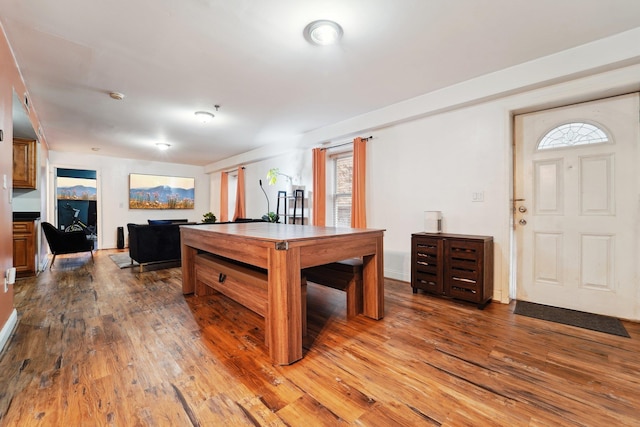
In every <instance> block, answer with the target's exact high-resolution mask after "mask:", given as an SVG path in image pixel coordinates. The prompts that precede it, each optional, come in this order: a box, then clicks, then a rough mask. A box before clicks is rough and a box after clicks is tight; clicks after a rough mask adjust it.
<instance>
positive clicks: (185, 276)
mask: <svg viewBox="0 0 640 427" xmlns="http://www.w3.org/2000/svg"><path fill="white" fill-rule="evenodd" d="M180 251H181V252H182V293H183V294H185V295H186V294H192V293H193V292H194V291H195V289H196V266H195V262H196V254H197V252H198V251H197V250H196V249H195V248H192V247H191V246H187V245H185V244H184V243H183V244H182V246H181V249H180Z"/></svg>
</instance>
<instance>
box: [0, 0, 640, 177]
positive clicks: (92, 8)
mask: <svg viewBox="0 0 640 427" xmlns="http://www.w3.org/2000/svg"><path fill="white" fill-rule="evenodd" d="M0 10H1V11H2V12H1V14H0V22H1V23H2V26H3V27H4V30H5V32H6V34H7V37H8V39H9V42H10V44H11V46H12V48H13V50H14V53H15V55H16V57H17V61H18V64H19V66H20V69H21V72H22V74H23V76H24V79H25V81H26V84H27V87H28V89H29V94H30V102H31V104H32V105H33V106H35V108H36V110H37V111H38V114H39V117H40V120H41V123H42V127H43V130H44V133H45V135H46V138H47V141H48V143H49V145H50V148H51V149H53V150H57V151H76V152H86V153H92V151H91V149H92V148H99V152H98V154H103V155H109V156H117V157H127V158H134V159H141V160H161V161H168V162H175V163H185V164H192V165H207V164H210V163H213V162H216V161H219V160H222V159H225V158H228V157H230V156H233V155H237V154H240V153H244V152H247V151H249V150H252V149H256V148H259V147H263V146H266V145H269V144H280V143H282V144H295V142H296V141H298V140H300V139H301V137H302V136H303V135H304V134H305V133H306V132H309V131H313V130H316V129H318V128H322V127H325V126H329V125H332V124H334V123H337V122H340V121H343V120H347V119H349V118H352V117H354V116H357V115H360V114H364V113H367V112H370V111H373V110H376V109H379V108H382V107H385V106H388V105H391V104H394V103H397V102H400V101H403V100H406V99H410V98H413V97H416V96H419V95H422V94H425V93H428V92H431V91H434V90H436V89H439V88H442V87H446V86H449V85H452V84H455V83H458V82H461V81H464V80H468V79H471V78H474V77H477V76H480V75H483V74H487V73H490V72H494V71H497V70H500V69H503V68H506V67H510V66H513V65H516V64H520V63H523V62H526V61H529V60H532V59H535V58H539V57H542V56H546V55H549V54H552V53H555V52H559V51H562V50H566V49H569V48H572V47H575V46H578V45H581V44H585V43H588V42H590V41H593V40H596V39H600V38H603V37H606V36H610V35H613V34H617V33H620V32H623V31H626V30H629V29H633V28H636V27H640V1H638V0H535V1H532V0H483V1H478V0H446V1H445V0H305V1H302V0H232V1H230V0H181V1H175V0H173V1H172V0H108V1H107V0H93V1H86V0H56V1H51V0H30V1H25V0H0ZM316 19H332V20H335V21H337V22H338V23H340V24H341V25H342V27H343V28H344V37H343V40H342V42H341V44H340V45H338V46H332V47H317V46H312V45H310V44H309V43H308V42H307V41H306V40H305V39H304V37H303V35H302V30H303V29H304V27H305V26H306V25H307V24H308V23H309V22H311V21H313V20H316ZM111 91H117V92H122V93H124V94H125V95H126V98H125V99H124V100H123V101H115V100H113V99H111V98H110V97H109V96H108V93H109V92H111ZM216 104H218V105H220V106H221V107H220V110H219V111H218V112H215V109H214V105H216ZM197 110H208V111H211V112H213V113H214V114H215V115H216V117H215V119H214V120H213V121H212V122H211V123H209V124H207V125H202V124H200V123H198V122H196V120H195V118H194V117H195V116H194V112H195V111H197ZM159 141H165V142H168V143H169V144H171V146H172V147H171V148H170V150H168V151H166V152H163V153H160V152H157V151H156V150H155V143H156V142H159ZM318 142H321V141H318Z"/></svg>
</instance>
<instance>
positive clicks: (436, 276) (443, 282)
mask: <svg viewBox="0 0 640 427" xmlns="http://www.w3.org/2000/svg"><path fill="white" fill-rule="evenodd" d="M411 287H412V288H413V292H414V293H416V292H418V289H422V290H424V291H426V292H428V293H431V294H435V295H442V296H448V297H451V298H457V299H461V300H465V301H470V302H474V303H476V304H477V305H478V308H484V307H485V306H486V304H488V303H489V302H490V301H491V298H492V297H493V237H490V236H470V235H462V234H443V233H415V234H412V235H411Z"/></svg>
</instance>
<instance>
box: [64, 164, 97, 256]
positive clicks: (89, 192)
mask: <svg viewBox="0 0 640 427" xmlns="http://www.w3.org/2000/svg"><path fill="white" fill-rule="evenodd" d="M55 178H56V182H55V194H56V205H55V209H56V213H57V214H56V220H57V227H58V229H59V230H62V231H83V232H84V233H85V234H86V235H87V239H91V240H93V242H94V249H96V246H97V242H98V208H97V204H98V192H97V179H96V171H95V170H85V169H64V168H57V169H56V174H55Z"/></svg>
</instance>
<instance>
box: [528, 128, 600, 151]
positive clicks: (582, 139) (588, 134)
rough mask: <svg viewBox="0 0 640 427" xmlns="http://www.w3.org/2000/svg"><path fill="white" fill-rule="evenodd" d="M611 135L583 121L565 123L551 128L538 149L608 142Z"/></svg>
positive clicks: (541, 140)
mask: <svg viewBox="0 0 640 427" xmlns="http://www.w3.org/2000/svg"><path fill="white" fill-rule="evenodd" d="M608 142H609V137H608V136H607V134H606V132H605V131H604V130H603V129H601V128H600V127H598V126H596V125H594V124H591V123H583V122H572V123H565V124H563V125H560V126H558V127H556V128H553V129H551V130H550V131H549V132H547V133H546V135H545V136H543V137H542V138H541V139H540V142H539V143H538V150H547V149H551V148H566V147H573V146H576V145H586V144H606V143H608Z"/></svg>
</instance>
